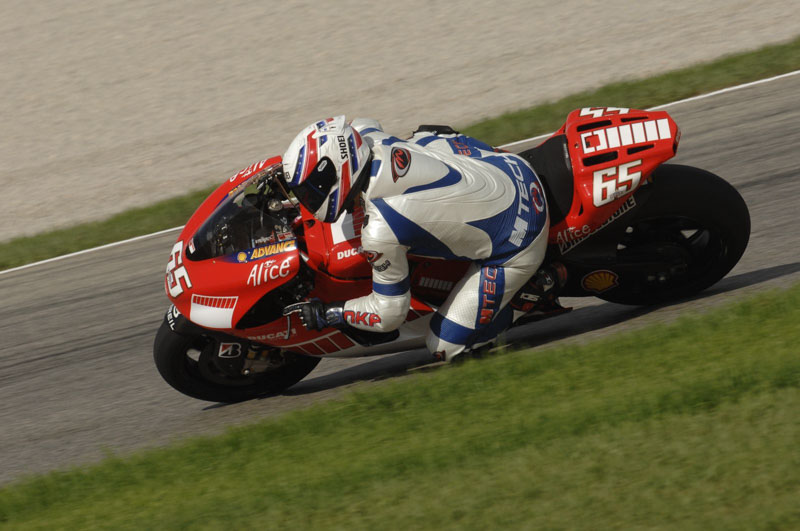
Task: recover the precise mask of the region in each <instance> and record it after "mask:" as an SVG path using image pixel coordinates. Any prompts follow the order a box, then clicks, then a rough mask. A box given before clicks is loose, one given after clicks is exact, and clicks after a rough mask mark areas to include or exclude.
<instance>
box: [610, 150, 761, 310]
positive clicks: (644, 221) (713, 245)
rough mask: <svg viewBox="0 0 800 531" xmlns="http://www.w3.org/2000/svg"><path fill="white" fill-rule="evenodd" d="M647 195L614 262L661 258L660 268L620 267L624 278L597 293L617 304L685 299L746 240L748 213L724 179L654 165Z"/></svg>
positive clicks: (728, 264)
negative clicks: (641, 270) (634, 270)
mask: <svg viewBox="0 0 800 531" xmlns="http://www.w3.org/2000/svg"><path fill="white" fill-rule="evenodd" d="M649 186H652V187H653V189H652V190H650V191H649V192H650V194H651V195H650V197H649V199H648V200H647V202H646V203H645V204H644V205H643V207H642V209H641V210H639V211H637V212H636V214H635V215H634V216H633V217H632V218H630V219H629V220H627V224H628V227H627V230H626V232H625V233H624V234H623V235H622V236H621V238H620V240H619V241H618V242H617V261H618V262H619V263H627V264H632V263H633V264H635V263H636V260H644V261H647V262H650V263H652V262H658V261H661V262H663V264H664V268H663V271H661V272H656V273H653V272H652V271H650V272H648V273H641V274H638V275H637V274H636V273H632V272H630V270H628V271H626V272H625V274H624V282H622V283H621V285H620V286H619V287H618V288H616V289H613V290H610V291H608V292H605V293H602V294H600V295H598V296H599V297H600V298H601V299H603V300H606V301H610V302H617V303H621V304H635V305H647V304H658V303H663V302H668V301H673V300H679V299H684V298H687V297H690V296H692V295H694V294H696V293H698V292H700V291H702V290H704V289H706V288H708V287H709V286H711V285H713V284H715V283H716V282H718V281H719V280H720V279H722V277H724V276H725V275H726V274H728V272H729V271H730V270H731V269H733V267H734V266H735V265H736V263H737V262H738V261H739V259H740V258H741V257H742V254H743V253H744V251H745V248H746V247H747V242H748V240H749V238H750V214H749V212H748V209H747V205H746V204H745V202H744V199H742V196H741V195H739V192H737V191H736V189H735V188H734V187H733V186H731V185H730V184H729V183H728V182H726V181H725V180H723V179H721V178H720V177H718V176H716V175H714V174H713V173H710V172H708V171H705V170H701V169H699V168H693V167H691V166H681V165H677V164H664V165H662V166H660V167H659V168H657V169H656V171H655V172H654V174H653V180H652V182H651V183H650V185H649Z"/></svg>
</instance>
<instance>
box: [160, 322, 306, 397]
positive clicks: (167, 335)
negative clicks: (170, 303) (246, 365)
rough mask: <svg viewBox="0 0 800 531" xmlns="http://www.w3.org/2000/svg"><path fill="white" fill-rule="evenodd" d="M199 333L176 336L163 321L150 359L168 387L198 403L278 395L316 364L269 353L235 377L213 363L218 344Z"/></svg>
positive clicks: (289, 353)
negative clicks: (264, 358) (245, 371)
mask: <svg viewBox="0 0 800 531" xmlns="http://www.w3.org/2000/svg"><path fill="white" fill-rule="evenodd" d="M180 318H181V319H183V317H182V316H181V317H180ZM199 330H200V329H198V330H197V331H194V332H193V333H178V332H175V331H174V330H173V329H172V328H171V327H170V326H169V324H168V322H167V321H166V320H164V322H162V323H161V328H159V329H158V333H157V334H156V339H155V343H154V345H153V358H154V360H155V363H156V368H157V369H158V372H159V373H160V374H161V377H162V378H164V380H165V381H166V382H167V383H168V384H170V385H171V386H172V387H173V388H175V389H176V390H178V391H180V392H181V393H183V394H185V395H188V396H191V397H193V398H198V399H200V400H208V401H209V402H241V401H243V400H249V399H251V398H256V397H259V396H264V395H268V394H274V393H279V392H281V391H283V390H285V389H287V388H289V387H291V386H292V385H294V384H296V383H297V382H299V381H300V380H302V379H303V378H305V376H306V375H307V374H308V373H310V372H311V371H312V370H313V369H314V367H316V366H317V364H318V363H319V361H320V358H315V357H311V356H303V355H300V354H294V353H292V352H286V351H283V352H271V353H269V354H268V356H269V358H268V360H267V361H264V362H262V363H261V366H260V367H259V370H257V371H252V372H250V373H248V374H243V373H242V372H241V371H240V372H238V373H237V372H234V371H231V370H230V369H229V368H228V367H227V366H226V364H224V363H220V360H218V359H217V357H218V353H219V352H220V342H219V341H218V340H217V339H215V338H213V337H211V336H209V335H204V334H202V333H200V332H199ZM239 355H241V356H246V353H239Z"/></svg>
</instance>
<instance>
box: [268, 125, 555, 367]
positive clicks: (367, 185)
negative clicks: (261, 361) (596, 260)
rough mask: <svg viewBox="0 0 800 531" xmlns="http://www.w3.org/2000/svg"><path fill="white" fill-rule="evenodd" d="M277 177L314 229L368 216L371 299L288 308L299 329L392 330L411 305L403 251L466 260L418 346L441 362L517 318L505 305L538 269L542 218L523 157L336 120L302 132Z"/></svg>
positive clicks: (430, 130) (539, 193)
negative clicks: (357, 206) (349, 215)
mask: <svg viewBox="0 0 800 531" xmlns="http://www.w3.org/2000/svg"><path fill="white" fill-rule="evenodd" d="M283 169H284V178H285V180H286V183H287V185H288V187H289V188H290V189H291V190H292V192H293V193H294V195H295V197H296V198H297V199H298V200H299V201H300V202H301V203H302V204H303V205H304V206H305V207H306V208H307V209H308V210H309V211H311V212H312V213H313V214H314V215H315V217H316V218H317V219H319V220H321V221H324V222H333V221H335V220H336V219H338V218H339V216H341V215H342V213H343V212H345V211H346V210H348V209H350V208H351V207H352V205H353V204H354V203H355V201H357V200H363V202H364V208H365V218H364V225H363V227H362V232H361V244H362V247H363V249H364V251H363V252H364V255H365V256H366V258H367V260H368V261H369V262H370V264H371V265H372V269H373V273H372V274H373V284H372V293H370V294H369V295H366V296H364V297H359V298H355V299H351V300H348V301H345V302H344V303H341V302H340V303H327V304H326V303H323V302H321V301H318V300H312V301H307V302H302V303H298V304H296V305H292V306H291V307H287V311H289V312H291V311H299V312H300V315H301V319H302V321H303V323H304V324H305V326H306V327H308V328H310V329H315V330H320V329H322V328H325V327H329V326H334V327H342V326H352V327H355V328H359V329H363V330H368V331H373V332H387V331H391V330H394V329H396V328H398V327H399V326H400V325H401V324H402V323H403V322H404V320H405V319H406V315H407V314H408V310H409V305H410V301H411V294H410V291H409V287H410V285H409V278H410V277H409V265H408V260H407V258H406V253H413V254H415V255H421V256H428V257H431V258H444V259H456V260H468V261H470V262H472V263H471V265H470V266H469V268H468V269H467V272H466V273H465V275H464V277H463V278H462V279H461V280H460V281H459V282H458V284H457V285H456V286H455V288H454V289H453V290H452V291H451V293H450V295H449V296H448V298H447V300H446V301H445V302H444V303H443V304H442V306H441V307H440V308H438V310H437V312H436V313H435V314H434V315H433V317H432V319H431V322H430V330H429V332H428V335H427V338H426V344H427V347H428V349H429V350H430V351H431V352H432V353H433V354H434V355H436V356H437V357H439V358H440V359H445V360H448V361H449V360H452V359H453V358H454V357H455V356H457V355H459V354H461V353H462V352H464V351H465V350H470V349H476V348H478V347H480V346H481V345H484V344H486V343H489V342H491V341H492V340H493V339H494V338H495V337H496V336H497V334H498V333H500V332H501V331H502V330H504V329H505V328H507V327H508V326H510V325H511V323H512V322H513V321H514V320H515V319H516V318H518V317H520V316H521V315H522V313H523V312H521V311H517V310H515V309H514V308H513V307H512V306H510V305H509V303H510V302H511V301H512V299H513V298H514V296H515V295H516V294H517V292H518V291H520V289H521V288H522V287H523V286H524V285H525V284H526V282H528V281H529V280H530V279H531V277H533V276H534V274H535V273H536V271H537V269H538V268H539V266H540V265H541V263H542V261H543V259H544V255H545V251H546V247H547V232H548V231H547V229H548V226H549V218H548V211H547V204H546V200H545V194H544V189H543V187H542V184H541V182H540V181H539V179H538V177H537V176H536V174H535V172H534V171H533V169H532V168H531V167H530V165H528V163H527V162H526V161H524V160H523V159H522V158H521V157H518V156H517V155H514V154H511V153H505V152H499V151H497V150H495V149H493V148H492V147H491V146H489V145H487V144H485V143H483V142H481V141H479V140H476V139H474V138H470V137H468V136H465V135H460V134H458V133H457V132H455V131H453V130H452V129H450V128H449V127H442V126H421V127H420V128H419V129H418V130H417V131H416V132H415V133H414V134H413V136H412V137H411V138H409V139H407V140H402V139H400V138H397V137H394V136H390V135H388V134H386V133H385V132H384V131H383V129H382V127H381V125H380V124H379V123H378V122H377V121H375V120H371V119H356V120H353V121H352V123H350V124H348V123H346V122H345V118H344V116H337V117H335V118H328V119H326V120H321V121H319V122H316V123H314V124H311V125H309V126H307V127H306V128H304V129H303V130H302V131H301V132H300V133H299V134H298V135H297V136H296V137H295V139H294V140H293V141H292V143H291V144H290V145H289V148H288V150H287V151H286V153H285V155H284V156H283Z"/></svg>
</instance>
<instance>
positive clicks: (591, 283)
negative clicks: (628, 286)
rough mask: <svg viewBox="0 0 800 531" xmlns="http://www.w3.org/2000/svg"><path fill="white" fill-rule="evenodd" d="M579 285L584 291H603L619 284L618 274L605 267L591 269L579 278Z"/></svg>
mask: <svg viewBox="0 0 800 531" xmlns="http://www.w3.org/2000/svg"><path fill="white" fill-rule="evenodd" d="M581 285H582V286H583V289H585V290H586V291H591V292H593V293H603V292H604V291H608V290H610V289H611V288H616V287H617V286H619V275H617V274H616V273H614V272H613V271H609V270H607V269H601V270H599V271H592V272H591V273H589V274H588V275H586V276H585V277H583V280H581Z"/></svg>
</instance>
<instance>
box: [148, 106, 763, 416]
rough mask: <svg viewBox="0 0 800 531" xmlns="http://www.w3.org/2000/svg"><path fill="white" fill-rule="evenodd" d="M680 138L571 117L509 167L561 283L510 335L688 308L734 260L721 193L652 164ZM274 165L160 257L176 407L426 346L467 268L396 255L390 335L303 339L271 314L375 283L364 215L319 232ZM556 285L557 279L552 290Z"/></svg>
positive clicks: (600, 115) (745, 225) (260, 390)
mask: <svg viewBox="0 0 800 531" xmlns="http://www.w3.org/2000/svg"><path fill="white" fill-rule="evenodd" d="M679 140H680V130H679V129H678V126H677V125H676V124H675V122H674V121H673V120H672V118H670V116H669V115H668V114H667V113H666V112H664V111H660V112H646V111H639V110H633V109H624V108H611V107H608V108H584V109H578V110H575V111H573V112H572V113H570V114H569V116H568V117H567V121H566V123H565V124H564V125H563V126H562V127H561V128H560V129H559V130H558V131H557V132H556V133H554V134H553V135H552V136H551V137H550V138H548V139H547V140H546V141H545V142H543V143H542V144H540V145H539V146H537V147H535V148H533V149H530V150H527V151H523V152H522V153H520V155H521V156H522V157H524V158H525V159H526V160H527V161H528V162H529V163H530V164H531V166H532V167H533V168H534V170H535V171H536V173H537V175H538V176H539V177H540V179H541V180H542V183H543V185H544V187H545V194H546V197H547V203H548V207H549V210H550V233H549V247H548V251H547V255H546V258H545V262H544V264H543V268H547V267H550V268H553V269H555V268H557V269H558V270H560V271H561V272H565V273H566V275H565V279H566V280H564V281H563V282H562V283H561V284H559V285H557V286H556V288H555V289H554V290H553V291H552V292H551V293H550V295H549V296H548V297H531V300H529V301H528V302H526V303H525V305H526V306H525V307H524V308H523V309H524V310H525V311H528V312H529V313H528V314H526V315H525V316H524V317H523V318H522V319H520V320H518V321H517V322H516V323H515V324H521V323H525V322H530V321H532V320H537V319H541V318H544V317H547V316H550V315H555V314H559V313H563V312H565V311H568V310H567V309H565V308H562V307H561V306H560V305H559V303H558V299H557V298H556V295H559V296H570V297H581V296H595V297H599V298H601V299H603V300H607V301H612V302H617V303H623V304H636V305H644V304H655V303H663V302H666V301H671V300H676V299H680V298H685V297H687V296H690V295H692V294H695V293H697V292H699V291H701V290H703V289H705V288H707V287H709V286H711V285H712V284H714V283H715V282H717V281H718V280H720V279H721V278H722V277H723V276H725V275H726V274H727V273H728V271H730V270H731V268H733V266H734V265H735V264H736V263H737V262H738V260H739V258H740V257H741V256H742V253H744V250H745V247H746V246H747V241H748V239H749V235H750V216H749V213H748V210H747V205H746V204H745V202H744V200H743V199H742V197H741V196H740V195H739V193H738V192H737V191H736V190H735V189H734V188H733V187H732V186H731V185H730V184H728V183H727V182H725V181H724V180H722V179H721V178H719V177H717V176H716V175H714V174H712V173H709V172H707V171H704V170H701V169H697V168H693V167H690V166H680V165H673V164H665V163H664V162H665V161H666V160H668V159H670V158H671V157H673V156H674V155H675V152H676V150H677V148H678V142H679ZM280 162H281V161H280V157H274V158H270V159H265V160H262V161H260V162H258V163H256V164H253V165H251V166H248V167H247V168H245V169H243V170H242V171H240V172H239V173H237V174H236V175H234V176H232V177H230V178H229V179H228V180H226V181H225V182H224V183H223V184H222V185H221V186H220V187H219V188H218V189H217V190H216V191H215V192H214V193H212V194H211V195H210V196H209V197H208V198H207V199H206V200H205V201H204V202H203V204H202V205H200V207H199V208H198V209H197V211H196V212H195V213H194V214H193V215H192V217H191V218H190V219H189V221H188V223H187V224H186V226H185V227H184V228H183V231H182V232H181V234H180V236H179V238H178V241H177V242H176V243H175V245H174V246H173V248H172V252H171V254H170V258H169V262H168V264H167V270H166V279H165V288H166V292H167V295H168V296H169V298H170V299H171V301H172V303H173V304H172V306H171V307H170V309H169V310H168V311H167V315H166V317H165V319H164V322H163V323H162V325H161V328H160V329H159V331H158V334H157V335H156V339H155V345H154V357H155V363H156V366H157V367H158V370H159V372H160V373H161V375H162V377H163V378H164V379H165V380H166V381H167V382H168V383H169V384H170V385H172V386H173V387H174V388H175V389H177V390H178V391H180V392H182V393H184V394H187V395H189V396H192V397H195V398H198V399H202V400H209V401H214V402H235V401H241V400H246V399H249V398H253V397H256V396H262V395H265V394H271V393H278V392H281V391H283V390H284V389H286V388H288V387H290V386H291V385H294V384H295V383H297V382H298V381H300V380H301V379H302V378H304V377H305V376H306V375H307V374H308V373H309V372H311V370H312V369H313V368H314V367H315V366H316V365H317V363H319V361H320V359H321V358H323V357H354V356H372V355H377V354H387V353H393V352H399V351H402V350H408V349H414V348H419V347H423V346H424V344H425V334H426V333H427V330H428V322H429V320H430V317H431V315H432V314H433V312H435V310H436V308H437V307H438V306H439V305H440V304H441V303H442V302H443V301H444V300H445V299H446V298H447V296H448V294H449V292H450V290H451V289H452V288H453V286H454V285H455V284H456V282H458V280H459V279H460V278H461V276H462V275H463V274H464V272H465V270H466V268H467V266H468V265H469V263H468V262H457V261H448V260H442V259H437V258H430V257H425V256H409V262H410V265H411V275H410V281H411V294H412V299H411V308H410V310H409V312H408V316H407V318H406V321H405V323H404V324H403V325H402V326H401V327H400V328H399V329H398V330H396V331H394V332H390V333H376V332H365V331H361V330H357V329H354V328H345V329H333V328H330V329H326V330H323V331H321V332H316V331H309V330H307V329H306V328H305V327H304V326H303V325H302V324H301V323H300V321H299V318H298V316H297V314H289V315H284V312H283V310H284V308H285V307H287V306H289V305H290V304H293V303H296V302H298V301H302V300H306V299H308V298H312V297H316V298H319V299H321V300H323V301H336V300H346V299H351V298H354V297H359V296H362V295H366V294H367V293H369V292H370V290H371V288H372V276H371V275H372V270H371V267H370V265H369V263H368V262H367V260H366V258H365V257H364V256H363V255H362V249H361V247H360V228H361V223H362V221H363V211H361V210H360V209H359V208H358V207H356V208H355V209H354V211H353V212H352V213H350V214H347V215H346V216H342V218H340V220H339V221H338V222H336V223H333V224H327V223H321V222H319V221H317V220H315V219H314V217H313V216H312V215H311V214H310V213H309V212H308V211H307V210H305V209H304V208H303V207H302V206H300V205H299V204H298V203H297V202H296V201H295V200H294V199H293V198H292V196H291V194H289V193H287V190H286V189H285V188H284V186H283V184H282V179H281V164H280ZM562 280H563V278H562Z"/></svg>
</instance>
